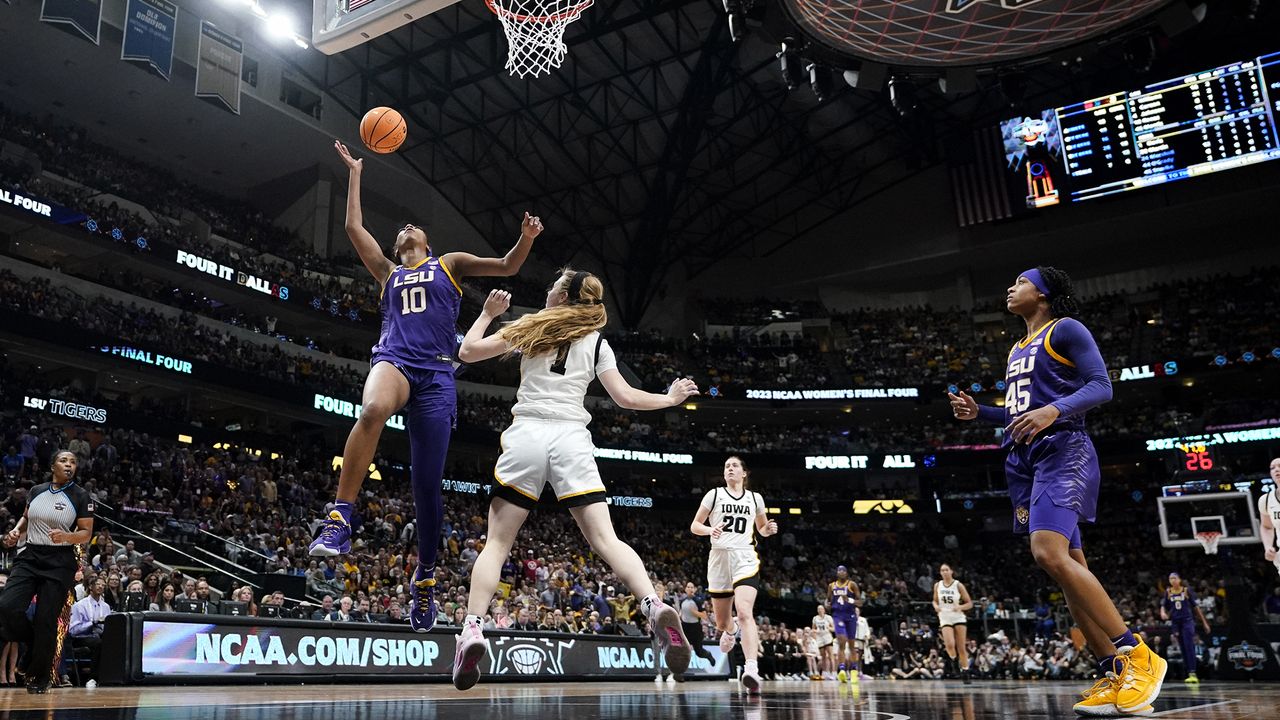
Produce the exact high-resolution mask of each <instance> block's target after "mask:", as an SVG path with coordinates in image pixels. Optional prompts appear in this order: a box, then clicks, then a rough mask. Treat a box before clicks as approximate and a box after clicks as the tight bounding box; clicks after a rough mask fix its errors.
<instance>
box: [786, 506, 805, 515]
mask: <svg viewBox="0 0 1280 720" xmlns="http://www.w3.org/2000/svg"><path fill="white" fill-rule="evenodd" d="M802 512H803V511H802V510H801V509H800V508H787V513H788V514H790V515H800V514H801V513H802Z"/></svg>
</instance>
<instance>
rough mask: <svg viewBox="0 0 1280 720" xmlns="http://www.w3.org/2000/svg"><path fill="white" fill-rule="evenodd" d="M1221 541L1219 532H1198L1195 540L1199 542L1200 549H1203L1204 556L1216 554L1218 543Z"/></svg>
mask: <svg viewBox="0 0 1280 720" xmlns="http://www.w3.org/2000/svg"><path fill="white" fill-rule="evenodd" d="M1221 539H1222V533H1220V532H1198V533H1196V540H1199V541H1200V547H1203V548H1204V554H1205V555H1217V554H1218V541H1219V540H1221Z"/></svg>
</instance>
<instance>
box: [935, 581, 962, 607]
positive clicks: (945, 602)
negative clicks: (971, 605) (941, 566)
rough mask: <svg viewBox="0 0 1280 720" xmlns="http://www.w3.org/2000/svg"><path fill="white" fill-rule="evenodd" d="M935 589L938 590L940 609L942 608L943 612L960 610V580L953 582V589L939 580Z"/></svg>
mask: <svg viewBox="0 0 1280 720" xmlns="http://www.w3.org/2000/svg"><path fill="white" fill-rule="evenodd" d="M934 587H936V588H937V589H938V607H940V608H942V612H947V611H958V610H959V608H960V582H959V581H958V580H952V581H951V587H947V586H946V585H944V584H943V583H942V581H941V580H939V581H938V584H937V585H935V586H934Z"/></svg>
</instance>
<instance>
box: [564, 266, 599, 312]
mask: <svg viewBox="0 0 1280 720" xmlns="http://www.w3.org/2000/svg"><path fill="white" fill-rule="evenodd" d="M589 277H591V273H589V272H576V273H574V274H573V277H571V278H569V290H568V293H569V304H570V305H603V304H604V301H603V300H583V299H582V283H583V282H584V281H586V279H587V278H589Z"/></svg>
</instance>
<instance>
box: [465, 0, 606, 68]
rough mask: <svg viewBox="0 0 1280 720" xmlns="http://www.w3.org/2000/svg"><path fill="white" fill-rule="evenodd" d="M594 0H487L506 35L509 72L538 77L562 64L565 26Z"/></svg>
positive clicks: (564, 52)
mask: <svg viewBox="0 0 1280 720" xmlns="http://www.w3.org/2000/svg"><path fill="white" fill-rule="evenodd" d="M593 2H594V0H484V4H485V5H488V6H489V9H490V10H492V11H493V14H494V15H497V16H498V20H500V21H501V22H502V31H503V32H504V33H506V35H507V66H506V67H507V72H509V73H511V74H512V76H514V77H524V76H526V75H532V76H534V77H537V76H538V75H542V74H543V73H546V72H549V71H550V70H551V68H558V67H560V63H561V62H563V61H564V56H565V55H566V54H568V52H569V49H568V48H567V47H565V44H564V29H565V28H566V27H567V26H568V25H569V23H571V22H573V21H574V20H577V19H578V18H580V17H582V11H583V10H586V9H587V8H589V7H591V4H592V3H593Z"/></svg>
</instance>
